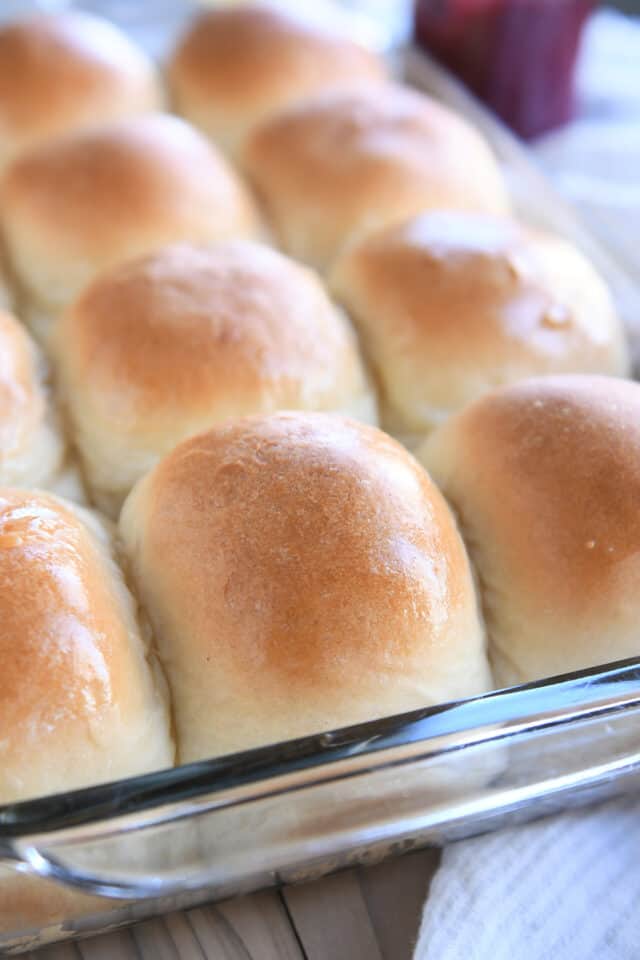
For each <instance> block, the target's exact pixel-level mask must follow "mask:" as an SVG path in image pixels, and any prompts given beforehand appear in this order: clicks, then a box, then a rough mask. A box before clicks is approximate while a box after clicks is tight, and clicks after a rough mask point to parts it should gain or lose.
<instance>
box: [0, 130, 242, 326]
mask: <svg viewBox="0 0 640 960" xmlns="http://www.w3.org/2000/svg"><path fill="white" fill-rule="evenodd" d="M0 222H1V224H2V228H3V231H4V239H5V243H6V248H7V254H8V258H9V261H10V265H11V267H12V269H13V274H14V276H15V277H16V279H17V281H18V284H19V285H20V288H21V292H22V296H23V299H24V300H25V301H26V303H27V306H31V307H32V308H36V310H39V311H40V312H41V313H42V314H44V319H43V318H41V322H40V324H39V327H40V331H39V332H40V333H41V334H42V333H43V331H42V329H41V328H42V327H44V328H45V330H44V335H45V336H46V333H47V332H48V328H49V326H50V324H51V316H52V315H53V316H55V315H56V314H57V313H58V312H59V311H60V309H61V308H62V307H64V306H65V305H66V304H67V303H69V301H70V300H71V299H72V298H73V297H74V296H76V295H77V294H78V293H79V292H80V290H81V289H82V288H83V287H84V286H85V285H86V284H87V283H88V282H89V281H90V280H91V279H92V278H93V277H94V276H95V275H96V274H97V273H98V272H99V271H100V270H103V269H105V268H107V267H109V266H112V265H113V264H115V263H119V262H122V261H124V260H127V259H129V258H131V257H133V256H136V255H140V254H142V253H147V252H149V251H151V250H155V249H157V248H158V247H160V246H163V245H164V244H165V243H168V242H174V241H181V240H189V241H193V242H203V243H213V242H218V241H222V240H227V239H230V238H233V237H244V236H251V235H253V234H254V233H255V232H256V231H257V230H258V221H257V216H256V213H255V210H254V208H253V205H252V202H251V199H250V197H249V194H248V192H247V191H246V189H245V188H244V186H243V184H242V183H241V181H240V180H239V178H238V177H237V175H236V174H235V173H234V172H233V171H232V170H231V168H230V167H229V166H228V164H227V163H226V161H225V160H224V159H223V158H222V157H221V156H220V154H218V152H217V151H216V149H215V147H213V146H212V145H211V144H209V143H208V142H207V140H206V139H205V138H204V137H203V136H202V135H201V134H200V133H198V132H197V131H196V130H194V129H193V128H192V127H190V126H189V124H187V123H185V122H184V121H183V120H180V119H178V118H177V117H171V116H169V115H167V114H147V115H145V116H142V117H138V118H135V119H129V120H121V121H117V122H114V123H109V124H104V125H103V126H101V127H100V128H98V129H95V130H91V131H89V132H86V133H81V134H74V135H71V136H68V137H64V138H60V139H58V140H55V141H52V142H51V143H49V144H45V145H44V146H41V147H39V148H38V149H37V150H34V151H31V152H30V153H29V154H27V155H26V156H24V157H22V158H21V159H19V160H17V161H16V162H15V163H13V164H12V165H11V166H10V167H9V170H8V171H7V173H6V174H5V176H4V178H3V180H2V182H1V184H0ZM47 320H48V323H47Z"/></svg>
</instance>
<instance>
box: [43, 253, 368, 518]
mask: <svg viewBox="0 0 640 960" xmlns="http://www.w3.org/2000/svg"><path fill="white" fill-rule="evenodd" d="M54 354H55V356H56V360H57V370H58V376H59V381H60V385H61V388H62V391H63V393H64V397H65V402H66V407H67V410H68V412H69V415H70V419H71V422H72V424H73V428H74V431H75V441H76V444H77V446H78V448H79V450H80V453H81V456H82V459H83V461H84V466H85V475H86V477H87V480H88V482H89V484H90V487H91V490H92V492H93V496H94V499H95V501H96V502H97V503H98V504H99V505H100V506H101V507H102V508H103V509H104V510H106V511H107V512H108V513H111V514H115V515H117V511H118V509H119V507H120V506H121V504H122V500H123V499H124V497H125V495H126V494H127V493H128V492H129V490H130V489H131V487H132V486H133V484H134V482H135V481H136V480H137V479H138V478H139V477H141V476H142V474H143V473H145V472H146V471H147V470H148V469H149V468H150V467H152V466H153V465H154V464H155V462H156V461H157V460H158V459H159V457H161V456H162V455H163V454H164V453H168V451H169V450H171V449H172V447H174V446H175V445H176V443H178V442H179V441H180V440H183V439H184V438H185V437H188V436H191V435H192V434H194V433H198V432H199V431H201V430H204V429H206V428H207V427H209V426H212V425H213V424H215V423H217V422H219V421H221V420H225V419H226V418H227V417H229V416H238V415H241V414H246V413H260V412H263V413H270V412H271V411H273V410H282V409H311V410H337V411H341V412H343V413H350V414H352V415H353V416H355V417H358V418H359V419H362V420H366V421H370V422H375V419H376V412H375V400H374V398H373V393H372V391H371V390H370V388H369V386H368V383H367V380H366V377H365V374H364V370H363V366H362V363H361V360H360V357H359V354H358V348H357V343H356V339H355V336H354V334H353V332H352V330H351V328H350V326H349V324H348V322H347V320H346V319H345V318H344V316H343V315H342V314H341V313H340V312H339V311H338V310H337V309H336V308H335V307H334V306H333V304H332V303H331V301H330V300H329V298H328V297H327V294H326V293H325V291H324V289H323V287H322V286H321V284H320V282H319V280H318V279H317V277H316V276H315V275H314V274H313V273H312V272H311V271H310V270H308V269H307V268H305V267H301V266H299V265H298V264H296V263H294V262H293V261H292V260H289V259H288V258H287V257H285V256H283V255H282V254H280V253H277V252H276V251H275V250H271V249H269V248H268V247H265V246H259V245H258V244H253V243H247V242H243V241H237V242H235V243H229V244H224V245H221V246H218V247H213V248H212V247H209V248H206V247H197V246H192V245H187V244H177V245H173V246H169V247H165V248H163V249H162V250H160V251H158V252H157V253H154V254H150V255H148V256H146V257H143V258H140V259H137V260H133V261H129V262H127V263H126V264H122V265H120V266H119V267H115V268H114V269H113V270H111V271H108V272H106V273H103V274H101V275H100V276H99V277H98V278H97V279H96V280H95V281H94V282H93V283H92V284H90V285H89V287H88V288H87V289H86V290H85V291H84V292H83V293H82V294H81V296H80V297H79V299H78V300H76V301H75V303H74V304H73V305H72V306H71V308H70V309H69V311H68V312H67V314H66V316H64V317H63V318H62V320H61V321H60V323H59V325H58V327H57V329H56V331H55V335H54Z"/></svg>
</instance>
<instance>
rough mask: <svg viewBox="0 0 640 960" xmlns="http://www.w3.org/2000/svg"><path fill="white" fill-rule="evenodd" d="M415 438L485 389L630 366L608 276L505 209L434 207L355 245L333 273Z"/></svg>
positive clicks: (385, 392) (390, 425) (386, 398)
mask: <svg viewBox="0 0 640 960" xmlns="http://www.w3.org/2000/svg"><path fill="white" fill-rule="evenodd" d="M331 284H332V287H333V291H334V294H335V295H336V297H337V298H338V299H339V300H340V301H342V303H343V304H344V306H345V307H346V308H347V310H348V311H349V313H350V316H351V318H352V319H353V321H354V323H355V324H356V327H357V329H358V332H359V334H360V337H361V341H362V344H363V347H364V351H365V353H366V354H367V356H368V358H369V361H370V363H371V365H372V367H373V369H374V370H375V372H376V375H377V379H378V382H379V385H380V397H381V415H382V422H383V425H384V427H385V428H386V429H387V430H389V431H390V432H391V433H393V434H394V435H396V436H400V437H402V438H403V440H404V441H405V442H408V443H409V444H410V445H412V444H413V443H415V442H416V440H419V439H420V438H421V437H422V436H424V434H425V433H427V432H428V431H430V430H432V429H433V428H434V427H436V426H437V425H438V424H439V423H441V422H442V421H443V420H445V419H446V418H447V417H448V416H450V415H451V414H452V413H455V412H456V411H457V410H459V409H461V408H462V407H463V406H465V404H467V403H469V402H470V401H472V400H475V399H476V398H477V397H479V396H480V395H482V394H483V393H486V392H487V391H489V390H491V389H493V388H495V387H498V386H501V385H503V384H507V383H510V382H514V381H517V380H522V379H524V378H526V377H530V376H535V375H537V374H551V373H565V372H570V373H571V372H577V373H582V372H584V373H603V374H612V375H614V376H625V375H627V374H628V372H629V357H628V351H627V346H626V342H625V335H624V330H623V328H622V324H621V323H620V321H619V320H618V318H617V316H616V314H615V310H614V307H613V303H612V300H611V297H610V295H609V292H608V290H607V288H606V285H605V284H604V282H603V281H602V280H601V278H600V277H599V276H598V274H597V273H596V271H595V270H594V269H593V267H592V266H591V265H590V263H589V262H588V261H587V260H586V259H585V257H583V256H582V254H581V253H580V252H579V251H578V250H577V249H576V248H575V247H573V246H572V245H571V244H570V243H568V242H567V241H565V240H562V239H560V238H559V237H556V236H553V235H551V234H548V233H543V232H541V231H532V230H528V229H526V228H525V227H522V226H520V225H519V224H517V223H516V222H514V221H512V220H508V219H506V218H496V217H489V216H486V215H481V214H475V213H462V212H450V211H447V212H443V211H433V212H430V213H424V214H421V215H419V216H417V217H414V218H412V219H411V220H408V221H406V222H405V223H403V224H401V225H399V226H395V227H391V228H390V229H388V230H386V231H383V232H381V233H379V234H376V235H375V236H371V237H368V238H366V239H365V240H364V241H362V242H361V243H360V244H356V245H355V246H354V247H352V248H351V249H350V250H349V251H347V253H346V254H345V256H344V257H343V258H342V259H341V260H340V261H339V263H338V264H337V265H336V268H335V270H334V271H333V274H332V277H331Z"/></svg>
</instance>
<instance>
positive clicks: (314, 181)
mask: <svg viewBox="0 0 640 960" xmlns="http://www.w3.org/2000/svg"><path fill="white" fill-rule="evenodd" d="M244 163H245V165H246V168H247V171H248V173H249V175H250V176H251V177H252V179H253V181H254V184H255V186H256V188H257V189H258V192H259V194H260V196H261V198H262V200H263V202H264V205H265V208H266V210H267V212H268V213H269V215H270V216H271V218H272V222H273V226H274V228H275V231H276V233H277V234H278V236H279V239H280V241H281V243H282V246H283V247H284V249H285V250H286V251H287V252H288V253H291V254H293V255H294V256H296V257H298V258H299V259H300V260H306V261H308V262H310V263H312V264H313V265H315V266H316V267H318V268H322V269H325V268H327V267H328V266H329V265H330V263H331V262H332V261H333V260H334V259H335V257H336V256H337V255H338V253H339V252H340V250H341V248H342V247H343V246H344V245H345V243H346V242H347V241H352V240H354V239H356V238H357V237H360V236H362V235H363V234H366V233H370V232H371V231H373V230H376V229H380V228H382V227H386V226H388V225H390V224H392V223H395V222H397V221H399V220H402V219H404V218H406V217H409V216H411V215H412V214H414V213H418V212H420V211H421V210H424V209H427V208H432V207H450V208H461V209H477V210H480V211H486V212H490V213H503V212H505V211H506V209H507V197H506V192H505V187H504V185H503V182H502V177H501V175H500V171H499V169H498V167H497V165H496V162H495V160H494V158H493V156H492V155H491V153H490V151H489V148H488V146H487V145H486V143H485V142H484V140H483V139H482V138H481V136H480V134H479V133H477V132H476V131H475V130H474V129H473V128H472V127H470V126H469V125H468V124H467V123H466V121H465V120H463V119H462V118H461V117H458V116H457V115H456V114H454V113H452V112H451V111H450V110H448V109H447V108H446V107H443V106H441V105H440V104H438V103H436V102H435V101H433V100H431V99H429V97H426V96H424V95H423V94H421V93H418V92H417V91H415V90H410V89H409V88H408V87H401V86H396V85H392V84H386V85H382V86H380V87H377V88H371V89H367V90H359V91H349V92H337V93H332V94H326V95H324V96H318V97H317V98H314V99H313V100H308V101H304V102H303V103H301V104H300V105H299V106H297V107H292V108H291V109H290V110H288V111H286V112H285V113H282V114H279V115H277V116H276V117H274V118H273V119H271V120H268V121H267V122H266V123H264V124H262V125H261V126H260V127H258V128H257V129H256V131H255V132H254V133H253V134H252V135H251V136H250V137H249V139H248V141H247V144H246V148H245V150H244Z"/></svg>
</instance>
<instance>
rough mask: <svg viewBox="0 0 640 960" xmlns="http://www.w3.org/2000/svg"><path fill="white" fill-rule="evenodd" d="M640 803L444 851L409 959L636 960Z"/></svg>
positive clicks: (639, 944)
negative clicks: (415, 943)
mask: <svg viewBox="0 0 640 960" xmlns="http://www.w3.org/2000/svg"><path fill="white" fill-rule="evenodd" d="M638 957H640V800H638V799H637V798H631V799H630V798H626V799H624V800H619V801H615V802H611V803H608V804H605V805H601V806H599V807H593V808H590V809H588V810H582V811H576V812H572V813H566V814H562V815H560V816H556V817H552V818H549V819H547V820H539V821H537V822H535V823H532V824H528V825H527V826H522V827H513V828H508V829H506V830H502V831H499V832H497V833H493V834H489V835H487V836H484V837H477V838H475V839H473V840H466V841H461V842H459V843H455V844H452V845H451V846H449V847H447V848H446V849H445V850H444V852H443V858H442V864H441V866H440V869H439V871H438V872H437V874H436V876H435V877H434V880H433V883H432V885H431V890H430V892H429V898H428V900H427V903H426V906H425V911H424V916H423V919H422V926H421V929H420V934H419V937H418V943H417V946H416V950H415V957H414V960H637V958H638Z"/></svg>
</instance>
